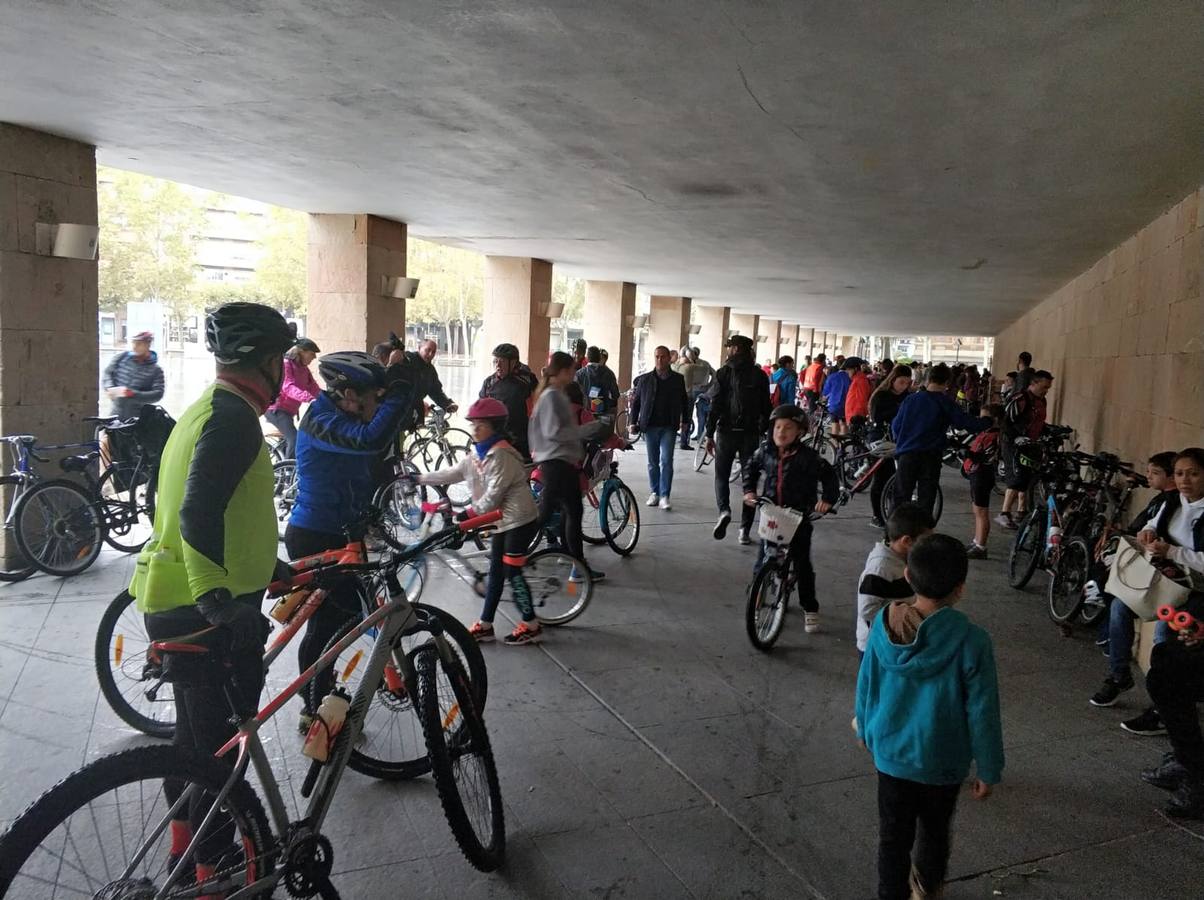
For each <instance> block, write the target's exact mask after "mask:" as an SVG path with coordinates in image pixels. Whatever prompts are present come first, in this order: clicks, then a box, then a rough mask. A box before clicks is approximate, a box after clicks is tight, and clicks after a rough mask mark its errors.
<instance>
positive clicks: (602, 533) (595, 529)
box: [561, 488, 606, 547]
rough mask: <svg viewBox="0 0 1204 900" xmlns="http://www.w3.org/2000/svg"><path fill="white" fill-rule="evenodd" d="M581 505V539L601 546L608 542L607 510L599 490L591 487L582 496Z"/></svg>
mask: <svg viewBox="0 0 1204 900" xmlns="http://www.w3.org/2000/svg"><path fill="white" fill-rule="evenodd" d="M581 506H582V508H583V512H582V514H581V540H583V541H585V543H587V544H593V545H594V546H595V547H600V546H602V545H603V544H605V543H606V518H605V517H606V510H604V509H603V508H602V505H601V504H600V503H599V502H598V492H597V491H595V490H593V489H592V488H591V489H590V490H589V491H588V492H587V493H586V494H585V496H583V497H582V498H581ZM561 515H564V513H563V512H562V513H561Z"/></svg>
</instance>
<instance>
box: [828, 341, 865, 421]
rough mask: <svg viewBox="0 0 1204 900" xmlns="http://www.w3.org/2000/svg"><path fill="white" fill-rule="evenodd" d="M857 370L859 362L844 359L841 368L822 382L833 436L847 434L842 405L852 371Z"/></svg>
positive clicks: (850, 382)
mask: <svg viewBox="0 0 1204 900" xmlns="http://www.w3.org/2000/svg"><path fill="white" fill-rule="evenodd" d="M858 368H860V361H859V360H858V359H857V358H856V357H853V358H851V359H846V360H844V362H842V363H841V367H840V368H839V369H837V370H836V371H835V372H834V373H833V374H832V375H831V376H829V377H828V378H827V380H825V381H824V399H825V400H827V401H828V414H829V415H830V416H831V417H832V428H831V433H832V435H833V436H839V435H842V434H847V433H848V427H847V426H846V424H845V418H844V417H845V409H844V404H845V398H846V397H847V396H848V393H849V385H851V384H852V383H853V371H854V370H856V369H858Z"/></svg>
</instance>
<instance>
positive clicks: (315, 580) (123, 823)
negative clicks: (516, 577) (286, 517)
mask: <svg viewBox="0 0 1204 900" xmlns="http://www.w3.org/2000/svg"><path fill="white" fill-rule="evenodd" d="M496 518H497V516H496V515H492V517H490V516H484V517H480V518H478V519H474V520H469V521H467V522H463V523H461V524H460V526H452V527H450V528H448V529H445V530H443V531H441V532H439V533H437V534H434V535H432V536H430V537H429V538H428V539H427V540H426V541H424V542H423V543H422V544H420V545H416V546H415V547H413V548H411V549H410V550H409V551H406V552H405V553H399V554H393V555H391V556H390V557H388V558H387V559H385V560H382V561H381V562H377V563H366V564H333V565H320V566H317V567H315V568H313V569H310V570H308V571H305V572H300V573H298V574H296V575H295V576H293V577H292V578H290V579H288V580H287V581H285V582H280V583H277V584H275V585H273V589H272V592H273V593H279V594H283V593H285V592H287V591H295V590H297V589H299V588H312V589H314V591H315V592H318V591H321V590H324V589H325V588H326V587H327V586H329V585H331V584H333V583H334V580H335V579H339V578H343V577H346V576H348V575H358V574H360V573H363V572H377V573H379V574H380V575H381V576H382V577H383V578H384V581H385V585H386V597H385V602H384V603H383V605H381V606H379V607H378V608H377V609H376V610H375V611H374V612H373V613H372V614H371V615H370V616H368V617H367V618H366V619H364V620H363V621H362V622H360V623H359V624H358V625H356V626H355V627H354V628H353V629H352V630H350V631H349V632H348V633H347V634H346V635H344V636H343V637H341V638H340V639H339V640H338V641H337V642H335V643H334V644H333V645H332V646H330V647H329V648H328V649H327V650H326V651H325V652H324V653H323V654H322V656H321V657H320V658H319V659H318V661H317V662H316V663H315V664H314V665H313V666H311V667H310V668H308V669H307V670H306V671H305V672H302V673H301V675H300V676H298V678H297V679H296V680H295V681H293V682H292V683H291V684H289V685H288V686H287V687H286V688H285V689H284V690H283V691H282V692H281V693H280V694H278V695H277V696H276V697H275V699H273V700H272V701H271V702H270V703H268V704H267V705H266V706H264V707H263V708H262V709H261V710H260V711H259V712H258V713H256V714H254V715H252V716H249V717H247V718H244V719H242V721H241V722H240V724H239V728H238V732H237V734H236V735H235V736H234V737H233V738H231V739H230V740H229V741H228V742H227V743H226V744H225V745H224V746H222V747H221V748H220V749H219V750H218V751H217V753H216V754H215V755H214V757H208V758H206V757H203V756H201V755H199V754H196V753H194V752H190V751H188V750H186V749H183V748H180V747H176V746H162V745H159V746H144V747H137V748H135V749H132V750H126V751H123V752H120V753H116V754H113V755H111V756H107V757H102V758H101V759H98V760H96V761H94V762H92V763H90V764H88V765H86V766H84V767H83V768H82V769H79V770H77V771H76V772H75V773H74V774H72V775H70V776H68V777H67V778H66V779H65V780H64V781H62V782H60V783H59V784H58V785H57V786H56V787H54V788H52V789H51V790H50V791H48V792H47V793H45V794H43V795H42V797H40V798H39V799H38V800H37V801H35V802H34V803H33V804H32V805H31V806H30V807H29V808H28V809H26V810H25V812H23V813H22V814H21V815H20V816H19V817H18V818H17V819H16V820H15V821H14V822H13V823H12V825H11V826H10V827H9V829H8V830H7V831H6V832H5V833H4V835H3V836H0V894H2V895H9V896H30V895H31V894H34V895H37V896H49V895H51V894H53V895H55V896H67V895H71V894H78V895H82V896H90V897H103V898H107V900H112V898H119V897H120V898H135V897H139V898H141V897H148V898H149V897H198V896H204V895H221V896H231V895H234V894H235V893H236V892H237V895H239V896H253V895H267V894H269V893H271V892H272V890H273V889H274V888H275V887H277V886H283V887H284V888H285V890H287V892H288V893H289V894H290V895H291V896H298V897H312V896H316V895H319V894H320V895H321V896H323V897H327V898H330V897H337V896H338V894H337V892H336V891H335V889H334V887H333V885H332V884H331V883H330V873H331V871H332V867H333V862H334V849H333V846H332V844H331V842H330V840H329V839H328V838H327V837H326V836H325V835H323V834H322V832H321V828H322V823H323V822H324V820H325V818H326V815H327V814H328V813H329V811H330V807H331V804H332V803H333V801H334V796H335V792H336V790H337V789H338V786H339V784H340V781H341V778H342V775H343V771H344V769H345V768H346V767H347V766H348V763H349V760H350V757H351V754H352V752H353V751H354V750H355V749H356V746H357V741H358V740H359V736H360V734H361V733H362V731H363V728H364V721H365V716H366V714H367V711H368V710H369V709H370V708H371V705H372V703H373V701H374V699H375V698H377V697H379V696H381V695H382V693H383V695H384V696H387V697H388V698H389V700H390V702H393V703H396V704H398V705H399V706H404V707H406V708H408V709H409V710H410V711H411V712H412V714H413V716H414V718H416V719H417V720H418V721H419V724H420V726H421V732H422V735H423V738H424V742H425V745H426V756H427V759H428V761H429V762H428V763H426V765H429V770H430V772H431V773H432V775H433V777H434V781H435V786H436V789H437V791H438V794H439V799H440V801H441V805H442V807H443V811H444V815H445V816H446V818H447V820H448V823H449V825H450V826H451V829H452V833H453V835H454V837H455V839H456V842H457V844H458V845H459V847H460V849H461V851H462V852H463V853H464V855H465V857H466V858H467V859H468V860H469V862H470V863H471V864H472V865H473V866H475V867H476V868H478V869H480V870H482V871H492V870H494V869H496V868H497V867H498V866H500V865H501V863H502V861H503V858H504V854H505V842H506V837H505V820H504V816H503V810H502V797H501V790H500V787H499V785H498V778H497V769H496V766H495V764H494V759H493V752H492V749H491V747H490V743H489V735H488V732H487V731H486V729H485V723H484V720H483V719H482V717H481V712H480V707H479V704H478V703H477V700H476V699H475V697H474V694H473V690H472V687H471V685H470V683H469V679H468V676H467V674H466V672H465V670H464V668H463V666H462V665H461V663H460V660H459V657H458V656H457V655H456V653H455V652H454V651H453V650H452V649H451V647H450V646H449V644H448V641H447V639H446V637H445V636H444V634H443V629H442V626H441V623H440V621H439V620H438V619H437V618H435V617H434V616H432V615H431V614H430V613H429V612H427V611H424V610H422V609H416V608H415V607H414V606H413V605H412V604H411V603H410V602H409V601H408V599H407V598H406V596H405V592H404V590H403V589H402V587H401V585H400V584H399V583H398V581H397V578H396V571H397V568H398V567H399V566H400V565H402V564H404V562H405V561H406V560H407V559H408V558H409V555H417V554H418V553H421V552H425V551H428V550H431V549H434V548H435V547H436V546H438V545H440V544H454V543H456V542H462V541H463V531H464V530H465V529H468V528H475V527H481V526H483V525H485V524H488V522H489V521H496ZM372 632H375V639H374V640H373V642H372V646H371V650H370V651H368V652H367V654H366V659H365V657H364V655H362V654H361V655H355V654H353V655H352V657H351V659H349V660H348V662H347V664H346V666H344V669H343V672H344V673H345V672H346V671H347V669H352V670H353V672H358V673H359V680H358V683H356V684H354V685H353V687H354V693H353V694H352V695H351V697H350V701H349V703H348V705H347V707H346V717H345V720H344V722H343V724H342V727H341V728H337V729H336V728H334V727H331V728H327V729H326V734H325V736H323V734H322V729H321V728H320V727H319V725H318V724H317V723H315V726H314V729H313V730H312V731H311V737H310V738H309V739H307V740H314V741H315V742H320V744H321V745H322V746H323V747H324V749H325V756H326V761H325V762H324V763H323V762H319V761H318V760H317V759H314V760H313V761H312V762H311V764H310V767H309V771H308V773H307V775H306V777H305V780H304V783H303V784H302V786H301V789H300V794H301V797H302V798H304V799H305V800H307V801H308V802H307V804H306V807H305V810H304V812H303V814H302V816H301V817H300V818H299V819H296V820H294V821H290V820H289V817H288V813H287V811H286V807H285V803H284V798H283V795H282V793H281V790H280V785H279V783H278V781H277V779H276V776H275V773H274V772H273V771H272V767H271V764H270V762H269V761H268V757H267V753H266V751H265V749H264V745H263V742H262V741H261V739H260V737H259V731H260V729H261V728H262V727H263V725H264V724H265V723H266V722H267V721H268V720H269V719H271V717H272V716H273V715H274V714H275V713H276V712H278V711H279V709H280V708H281V707H282V706H283V705H284V704H285V703H286V702H288V700H290V699H291V698H292V697H294V696H296V695H297V694H298V693H300V692H301V691H302V690H304V689H305V688H306V686H307V685H309V684H310V682H312V681H313V679H314V677H315V676H316V675H317V673H318V672H322V671H326V670H328V669H331V668H332V667H335V666H336V665H337V663H338V662H340V661H341V659H342V655H343V654H345V653H346V652H347V651H348V650H349V649H350V648H352V647H353V646H354V645H355V643H356V641H357V640H359V639H360V638H361V637H363V636H365V635H368V634H370V633H372ZM418 635H423V636H427V638H428V639H427V640H425V641H420V642H419V643H418V644H417V646H414V647H413V648H412V649H410V650H408V651H406V650H404V649H403V647H402V643H401V641H402V638H404V637H406V636H418ZM195 637H196V636H184V637H182V638H181V639H179V640H174V641H155V642H152V648H153V649H154V650H155V651H156V652H157V653H160V654H163V655H164V656H171V655H177V656H179V657H181V658H184V659H191V660H194V661H197V660H199V661H202V662H209V663H210V664H211V665H213V666H214V669H215V671H219V672H220V671H222V670H221V669H220V667H219V666H218V665H217V664H218V663H219V662H220V660H218V659H216V658H214V657H213V656H212V654H213V653H215V652H216V651H213V650H211V648H209V647H207V646H204V645H202V644H197V643H195V642H194V638H195ZM352 661H354V662H355V665H354V667H352ZM348 679H349V675H347V674H342V680H343V681H344V682H345V683H347V684H348V686H352V685H351V683H350V682H349V681H348ZM226 685H227V687H226V693H227V696H228V697H230V698H231V700H233V693H232V689H231V685H230V684H229V682H228V681H227V682H226ZM330 696H331V697H333V696H335V694H332V695H330ZM327 699H330V698H329V697H328V698H327ZM235 709H236V704H235V703H233V702H231V710H232V711H234V710H235ZM322 721H323V720H318V722H322ZM224 760H228V761H224ZM252 767H253V768H254V771H255V775H256V780H257V782H258V784H259V785H260V786H261V789H262V790H263V792H264V794H265V795H266V797H267V800H268V814H269V815H270V817H271V824H269V817H268V815H265V813H264V809H263V805H262V803H261V802H260V799H259V796H258V795H257V793H256V791H255V788H254V787H253V786H252V785H251V784H250V783H249V781H248V780H247V778H246V776H247V775H248V769H250V768H252ZM165 782H170V783H171V786H172V787H173V788H174V791H173V793H175V795H176V796H178V798H179V799H177V800H175V801H174V802H169V801H168V800H167V799H166V796H167V795H166V793H165V792H164V790H163V786H164V783H165ZM189 806H191V810H192V813H193V818H194V821H195V820H197V819H198V818H199V819H200V824H199V825H198V826H197V829H196V831H195V833H194V834H193V835H192V837H191V840H190V841H189V844H188V846H187V848H186V849H185V850H183V852H182V853H178V854H172V853H171V849H172V848H171V841H170V840H169V839H168V836H169V831H170V829H169V825H170V823H171V821H172V820H173V818H183V817H184V816H183V815H181V814H182V813H183V812H184V810H185V809H186V808H188V807H189ZM198 813H199V816H198V815H197V814H198ZM222 850H225V852H224V853H222V852H220V851H222ZM202 854H204V855H205V861H206V862H208V861H209V860H213V859H216V860H217V862H216V864H214V865H212V866H210V867H207V868H206V870H205V871H204V872H200V871H199V868H198V867H197V866H195V865H194V862H195V861H197V860H200V859H201V855H202ZM219 854H220V855H219ZM194 871H196V872H198V876H197V877H195V878H194V876H193V875H192V873H193V872H194Z"/></svg>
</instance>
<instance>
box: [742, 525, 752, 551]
mask: <svg viewBox="0 0 1204 900" xmlns="http://www.w3.org/2000/svg"><path fill="white" fill-rule="evenodd" d="M740 543H741V544H743V545H744V546H745V547H747V546H748V545H749V544H751V543H752V538H750V537H749V536H748V529H747V528H741V529H740Z"/></svg>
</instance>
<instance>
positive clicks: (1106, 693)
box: [1090, 675, 1133, 706]
mask: <svg viewBox="0 0 1204 900" xmlns="http://www.w3.org/2000/svg"><path fill="white" fill-rule="evenodd" d="M1131 690H1133V676H1132V675H1130V676H1129V677H1128V678H1126V679H1125V680H1124V681H1117V680H1116V679H1115V678H1113V677H1112V676H1111V675H1109V676H1108V677H1107V678H1105V679H1104V685H1103V687H1101V688H1100V689H1099V690H1098V691H1096V692H1095V693H1094V694H1093V695H1092V697H1091V701H1090V702H1091V705H1092V706H1111V705H1112V704H1113V703H1115V702H1116V700H1117V698H1118V697H1120V695H1121V694H1123V693H1124V692H1125V691H1131Z"/></svg>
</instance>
